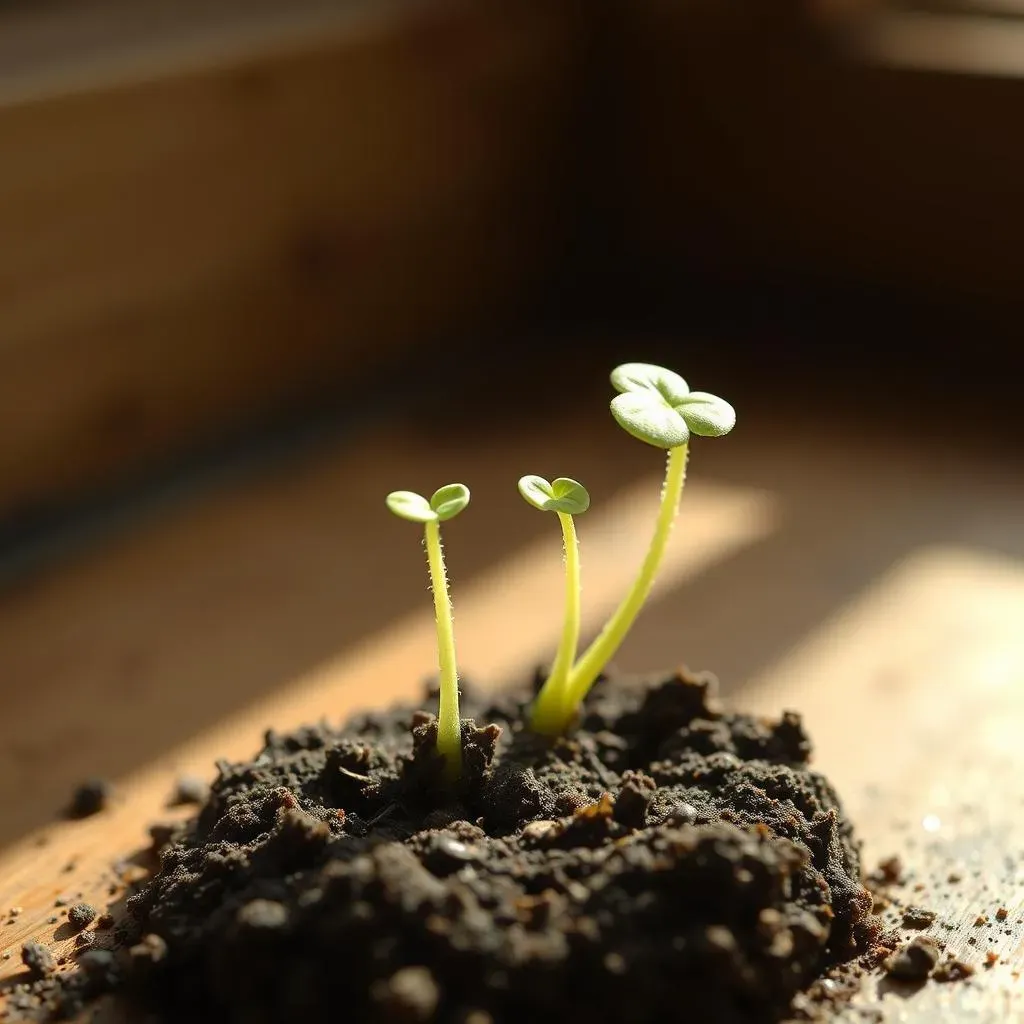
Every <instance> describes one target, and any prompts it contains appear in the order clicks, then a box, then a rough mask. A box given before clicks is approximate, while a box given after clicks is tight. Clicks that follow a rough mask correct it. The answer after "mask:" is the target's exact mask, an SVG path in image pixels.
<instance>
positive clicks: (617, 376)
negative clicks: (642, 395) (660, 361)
mask: <svg viewBox="0 0 1024 1024" xmlns="http://www.w3.org/2000/svg"><path fill="white" fill-rule="evenodd" d="M612 386H613V387H614V388H615V390H616V391H621V392H623V393H624V394H625V393H629V392H644V391H653V392H655V393H656V394H658V395H661V397H662V398H663V399H664V400H665V401H666V402H667V403H668V404H669V405H672V406H675V405H678V404H679V403H680V402H681V401H682V400H683V399H684V398H686V396H687V395H688V394H689V393H690V386H689V385H688V384H687V383H686V381H685V380H683V378H682V377H680V376H679V374H678V373H673V372H672V371H671V370H666V369H665V367H664V366H655V365H654V363H623V364H622V365H621V366H616V367H615V369H614V370H612Z"/></svg>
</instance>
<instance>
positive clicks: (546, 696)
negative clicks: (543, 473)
mask: <svg viewBox="0 0 1024 1024" xmlns="http://www.w3.org/2000/svg"><path fill="white" fill-rule="evenodd" d="M519 493H520V494H522V496H523V497H524V498H525V499H526V500H527V501H528V502H529V503H530V504H531V505H533V507H534V508H539V509H540V510H541V511H543V512H555V513H556V514H557V515H558V521H559V523H560V524H561V526H562V542H563V544H564V547H565V618H564V620H563V623H562V636H561V639H560V641H559V644H558V650H557V652H556V653H555V660H554V662H553V663H552V666H551V673H550V675H549V676H548V678H547V680H546V681H545V683H544V686H543V687H541V691H540V693H539V694H538V695H537V699H536V701H534V704H533V710H532V711H531V726H532V728H533V729H534V730H535V731H537V732H542V733H549V734H557V733H560V732H562V730H563V729H564V727H565V722H566V720H567V719H568V718H571V717H572V709H571V708H569V707H568V701H569V671H570V669H571V668H572V663H573V661H574V659H575V658H576V647H577V645H578V643H579V639H580V556H579V543H578V541H577V539H576V526H575V524H574V523H573V518H572V517H573V516H574V515H579V514H581V513H582V512H586V511H587V509H588V508H590V495H589V494H588V493H587V489H586V488H585V487H584V486H583V484H581V483H579V482H578V481H576V480H570V479H569V478H568V477H564V476H563V477H558V479H557V480H553V481H551V482H550V483H548V481H547V480H545V479H544V478H543V477H540V476H524V477H523V478H522V479H521V480H520V481H519Z"/></svg>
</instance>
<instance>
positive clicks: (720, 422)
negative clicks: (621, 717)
mask: <svg viewBox="0 0 1024 1024" xmlns="http://www.w3.org/2000/svg"><path fill="white" fill-rule="evenodd" d="M611 380H612V385H613V386H614V387H615V390H616V391H618V392H619V394H618V395H616V396H615V398H613V399H612V402H611V412H612V416H614V417H615V421H616V422H617V423H618V424H619V426H620V427H622V429H623V430H625V431H626V432H627V433H628V434H631V435H632V436H633V437H635V438H637V439H638V440H640V441H644V442H645V443H646V444H649V445H653V446H654V447H655V448H661V449H664V450H666V451H667V452H668V463H667V465H666V468H665V480H664V483H663V485H662V489H661V506H660V508H659V509H658V517H657V520H656V522H655V526H654V535H653V537H652V538H651V543H650V547H649V548H648V550H647V554H646V556H645V557H644V560H643V563H642V565H641V566H640V572H639V574H638V575H637V577H636V579H635V580H634V581H633V585H632V586H631V587H630V589H629V592H628V593H627V594H626V596H625V597H624V598H623V600H622V603H621V604H620V605H619V606H618V608H616V610H615V611H614V612H613V613H612V616H611V618H610V619H609V620H608V621H607V622H606V623H605V625H604V627H603V629H602V630H601V632H600V633H599V634H598V636H597V639H596V640H594V642H593V643H592V644H591V645H590V646H589V647H588V648H587V650H586V651H585V652H584V653H583V655H582V656H581V657H580V659H579V661H577V662H576V664H575V665H574V666H573V668H572V670H571V671H570V673H569V680H568V684H567V688H566V698H565V700H564V702H563V703H562V704H561V705H560V714H561V716H562V720H561V729H564V728H566V726H568V724H569V722H570V721H571V718H572V715H573V714H574V713H575V710H576V708H577V707H579V705H580V702H581V701H582V700H583V698H584V697H585V696H586V695H587V692H588V691H589V690H590V687H591V686H593V684H594V681H595V680H596V679H597V677H598V676H599V675H600V674H601V672H602V670H603V669H604V667H605V666H606V665H607V664H608V662H609V661H610V660H611V659H612V658H613V657H614V655H615V652H616V651H617V650H618V649H619V646H620V645H621V644H622V641H623V640H624V639H625V638H626V635H627V633H628V632H629V630H630V627H631V626H632V625H633V623H634V621H635V620H636V617H637V615H638V614H639V613H640V609H641V608H642V607H643V605H644V602H645V601H646V600H647V597H648V596H649V594H650V592H651V587H652V586H653V585H654V580H655V577H656V575H657V572H658V568H659V566H660V565H661V561H662V558H663V557H664V554H665V548H666V546H667V544H668V538H669V534H670V533H671V531H672V524H673V523H674V522H675V519H676V515H677V513H678V511H679V499H680V497H681V496H682V493H683V484H684V483H685V481H686V461H687V456H688V453H689V443H690V436H691V434H697V435H699V436H701V437H721V436H722V435H723V434H728V433H729V431H730V430H732V428H733V426H734V425H735V423H736V412H735V410H734V409H733V407H732V406H731V405H730V404H729V403H728V402H726V401H724V400H723V399H721V398H718V397H716V396H715V395H710V394H708V393H707V392H705V391H691V390H690V388H689V385H688V384H687V383H686V381H685V380H683V378H682V377H680V376H679V375H678V374H677V373H673V372H672V371H671V370H666V369H664V368H663V367H661V366H654V365H652V364H650V363H624V364H623V365H622V366H619V367H616V368H615V369H614V370H613V371H612V375H611Z"/></svg>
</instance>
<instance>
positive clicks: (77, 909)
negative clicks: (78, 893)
mask: <svg viewBox="0 0 1024 1024" xmlns="http://www.w3.org/2000/svg"><path fill="white" fill-rule="evenodd" d="M94 920H96V908H95V907H93V906H92V904H90V903H74V904H72V905H71V906H70V907H69V908H68V924H69V925H71V927H72V928H74V929H76V930H78V931H81V930H82V929H83V928H86V927H88V926H89V925H90V924H92V922H93V921H94Z"/></svg>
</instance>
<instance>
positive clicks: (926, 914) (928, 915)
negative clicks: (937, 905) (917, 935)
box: [903, 907, 939, 928]
mask: <svg viewBox="0 0 1024 1024" xmlns="http://www.w3.org/2000/svg"><path fill="white" fill-rule="evenodd" d="M938 916H939V915H938V914H937V913H936V912H935V911H934V910H926V909H925V908H924V907H907V909H906V910H904V911H903V927H904V928H927V927H928V926H929V925H930V924H934V922H935V919H936V918H937V917H938Z"/></svg>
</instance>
